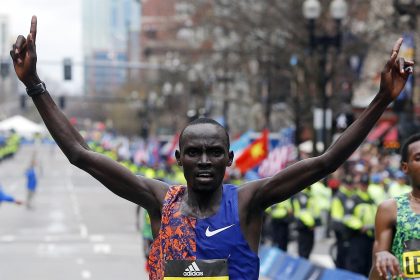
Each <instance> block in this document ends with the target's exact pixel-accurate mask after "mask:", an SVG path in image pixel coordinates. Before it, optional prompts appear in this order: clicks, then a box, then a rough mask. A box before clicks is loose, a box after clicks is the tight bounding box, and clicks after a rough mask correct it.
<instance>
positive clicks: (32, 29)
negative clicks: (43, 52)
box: [29, 16, 37, 43]
mask: <svg viewBox="0 0 420 280" xmlns="http://www.w3.org/2000/svg"><path fill="white" fill-rule="evenodd" d="M36 25H37V19H36V16H32V20H31V30H30V31H29V33H31V35H32V40H34V43H35V41H36Z"/></svg>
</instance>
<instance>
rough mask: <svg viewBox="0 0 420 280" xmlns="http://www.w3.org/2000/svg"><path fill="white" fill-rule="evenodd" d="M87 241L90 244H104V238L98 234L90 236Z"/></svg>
mask: <svg viewBox="0 0 420 280" xmlns="http://www.w3.org/2000/svg"><path fill="white" fill-rule="evenodd" d="M89 240H90V241H91V242H104V240H105V237H104V236H103V235H98V234H95V235H91V236H90V237H89Z"/></svg>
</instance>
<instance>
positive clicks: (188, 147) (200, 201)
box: [10, 16, 414, 252]
mask: <svg viewBox="0 0 420 280" xmlns="http://www.w3.org/2000/svg"><path fill="white" fill-rule="evenodd" d="M36 34H37V18H36V17H35V16H34V17H32V21H31V28H30V33H29V35H28V36H27V37H26V38H25V37H24V36H21V35H20V36H19V37H18V38H17V40H16V43H15V44H14V45H13V49H12V50H11V51H10V54H11V57H12V59H13V64H14V67H15V71H16V75H17V76H18V78H19V79H20V80H21V81H22V82H23V83H24V84H25V86H26V87H27V88H30V87H32V86H34V85H36V84H38V83H40V82H41V80H40V79H39V77H38V75H37V71H36V55H37V54H36V44H35V42H36ZM401 44H402V39H399V40H398V41H397V42H396V43H395V45H394V47H393V49H392V51H391V55H390V58H389V60H388V62H387V63H386V64H385V67H384V69H383V71H382V75H381V85H380V89H379V92H378V94H377V95H376V96H375V98H374V99H373V101H372V102H371V103H370V105H369V106H368V107H367V108H366V110H365V111H364V112H363V113H362V114H361V116H360V117H359V118H358V119H357V120H356V121H355V122H354V123H353V124H352V125H351V126H350V127H349V128H348V129H347V130H346V131H345V132H344V133H343V134H342V136H341V137H340V138H339V139H338V140H337V141H336V142H335V143H334V144H333V145H332V146H331V147H330V148H329V149H328V150H327V151H326V152H325V153H324V154H322V155H321V156H318V157H314V158H310V159H305V160H302V161H300V162H297V163H295V164H293V165H292V166H289V167H288V168H286V169H284V170H283V171H281V172H279V173H278V174H276V175H274V176H273V177H270V178H265V179H261V180H257V181H252V182H248V183H245V184H243V185H242V186H241V187H240V188H239V190H238V204H239V206H238V207H239V213H240V224H241V229H242V232H243V234H244V236H245V239H246V240H247V242H248V244H249V245H250V247H251V249H252V250H253V251H254V252H257V251H258V245H259V240H260V233H261V225H262V218H263V214H264V210H265V209H266V208H267V207H269V206H271V205H273V204H275V203H278V202H281V201H283V200H285V199H287V198H289V197H291V196H292V195H293V194H295V193H297V192H299V191H301V190H303V189H304V188H305V187H307V186H309V185H311V184H313V183H315V182H317V181H318V180H320V179H322V178H323V177H325V176H326V175H328V174H329V173H331V172H333V171H335V170H336V169H337V168H338V167H339V166H340V165H341V164H342V163H343V162H344V161H345V160H346V159H347V158H348V157H349V156H350V155H351V154H352V153H353V151H354V150H355V149H356V148H357V147H358V146H359V145H360V144H361V142H362V141H363V139H364V138H365V137H366V136H367V134H368V133H369V131H370V130H371V128H372V127H373V126H374V124H375V123H376V121H377V120H378V118H379V117H380V116H381V114H382V113H383V112H384V110H385V109H386V108H387V106H388V105H389V104H390V103H391V102H392V101H393V100H394V99H395V98H396V97H397V96H398V95H399V93H400V91H401V90H402V89H403V87H404V85H405V83H406V81H407V78H408V76H409V74H410V73H411V72H412V70H411V69H410V70H408V71H405V70H404V69H406V67H410V66H413V65H414V63H413V62H412V61H405V60H403V59H402V60H400V59H397V57H398V52H399V49H400V46H401ZM32 99H33V102H34V104H35V106H36V108H37V109H38V111H39V113H40V115H41V117H42V119H43V120H44V122H45V124H46V126H47V128H48V130H49V131H50V133H51V135H52V136H53V138H54V139H55V141H56V142H57V144H58V145H59V147H60V148H61V150H62V151H63V153H64V154H65V155H66V157H67V158H68V159H69V161H70V163H71V164H73V165H75V166H77V167H79V168H80V169H83V170H84V171H86V172H88V173H89V174H91V175H92V176H93V177H94V178H96V179H97V180H98V181H100V182H101V183H102V184H103V185H104V186H105V187H107V188H108V189H109V190H110V191H112V192H113V193H115V194H117V195H119V196H121V197H123V198H125V199H127V200H129V201H132V202H134V203H136V204H138V205H140V206H141V207H144V208H145V209H146V210H147V211H148V213H149V214H150V218H151V223H152V229H153V234H154V236H156V235H157V234H158V232H159V228H160V223H161V208H162V203H163V200H164V197H165V194H166V192H167V190H168V188H169V186H168V185H167V184H165V183H163V182H161V181H157V180H153V179H147V178H144V177H138V176H135V175H134V174H132V173H131V172H130V171H129V170H128V169H126V168H125V167H123V166H122V165H120V164H118V163H117V162H115V161H113V160H111V159H109V158H108V157H105V156H103V155H101V154H97V153H95V152H92V151H91V150H89V147H88V145H87V144H86V143H85V141H84V139H83V138H82V136H81V135H80V134H79V133H78V132H77V131H76V130H75V129H74V128H73V127H72V125H71V124H70V123H69V121H68V120H67V118H66V117H65V116H64V114H63V113H62V112H61V111H60V110H59V108H58V107H57V106H56V104H55V103H54V101H53V99H52V98H51V96H50V94H49V93H48V92H46V93H44V94H41V95H38V96H35V97H33V98H32ZM186 133H187V134H186V136H185V138H184V139H183V145H182V147H181V148H180V150H179V151H177V152H176V157H177V160H178V164H179V165H181V166H183V168H184V173H185V178H186V180H187V194H186V195H185V196H184V198H183V208H182V209H183V211H184V212H185V213H189V214H191V215H193V216H196V217H206V216H209V215H212V214H214V213H215V212H216V211H217V209H218V203H219V202H220V199H221V190H222V178H223V176H224V174H225V170H226V167H228V166H230V165H231V163H232V160H233V153H232V152H231V151H228V148H227V144H226V143H227V142H226V136H225V135H224V134H223V133H222V130H221V129H219V128H217V127H216V126H215V125H211V124H208V125H207V124H206V125H192V126H189V127H188V128H187V131H186Z"/></svg>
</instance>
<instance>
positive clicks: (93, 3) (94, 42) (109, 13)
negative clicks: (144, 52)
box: [82, 0, 140, 96]
mask: <svg viewBox="0 0 420 280" xmlns="http://www.w3.org/2000/svg"><path fill="white" fill-rule="evenodd" d="M82 9H83V21H82V24H83V28H82V30H83V51H84V61H85V71H84V72H85V77H84V79H85V94H87V95H95V94H96V95H101V96H104V95H105V96H106V95H108V96H109V95H111V94H112V93H114V92H115V91H116V90H117V89H118V88H119V87H121V85H123V84H124V83H125V82H126V80H127V78H128V75H129V70H128V67H127V62H128V60H129V55H130V54H131V55H132V56H134V59H136V60H137V61H138V59H139V58H138V56H136V52H132V51H131V50H132V49H134V48H138V47H139V45H138V39H137V38H138V31H139V26H140V21H139V20H140V18H139V17H140V4H139V2H138V1H135V0H86V1H83V8H82Z"/></svg>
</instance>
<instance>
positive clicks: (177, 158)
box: [175, 150, 182, 166]
mask: <svg viewBox="0 0 420 280" xmlns="http://www.w3.org/2000/svg"><path fill="white" fill-rule="evenodd" d="M175 158H176V162H177V163H178V165H179V166H182V163H181V153H180V152H179V151H178V150H176V151H175Z"/></svg>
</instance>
